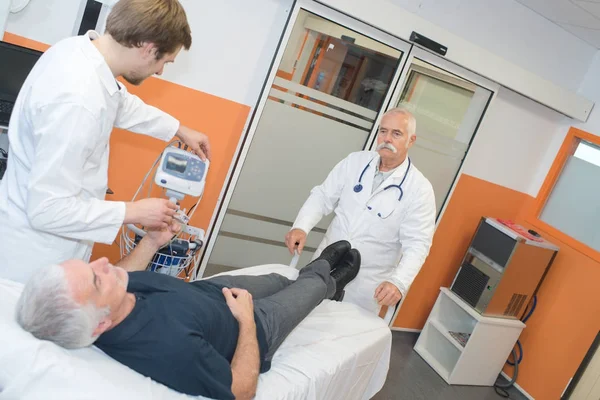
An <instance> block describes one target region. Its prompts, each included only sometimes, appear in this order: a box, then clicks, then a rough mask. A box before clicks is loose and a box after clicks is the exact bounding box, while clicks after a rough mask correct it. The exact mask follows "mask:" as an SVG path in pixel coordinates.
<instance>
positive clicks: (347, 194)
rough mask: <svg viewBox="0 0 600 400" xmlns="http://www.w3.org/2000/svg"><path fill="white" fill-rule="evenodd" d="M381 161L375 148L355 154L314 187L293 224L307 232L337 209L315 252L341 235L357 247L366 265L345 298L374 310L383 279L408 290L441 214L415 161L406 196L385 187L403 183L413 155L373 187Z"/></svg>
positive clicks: (401, 289) (423, 259) (419, 267)
mask: <svg viewBox="0 0 600 400" xmlns="http://www.w3.org/2000/svg"><path fill="white" fill-rule="evenodd" d="M369 163H370V164H369ZM368 164H369V168H368V169H367V170H366V171H365V173H364V175H363V177H362V180H361V184H362V186H363V189H362V191H360V192H358V193H356V192H355V191H354V187H355V186H356V185H357V184H358V183H359V177H360V175H361V173H362V171H363V170H364V168H365V167H366V166H367V165H368ZM378 164H379V155H378V154H377V153H376V152H371V151H361V152H356V153H352V154H350V155H349V156H348V157H346V158H345V159H344V160H342V161H341V162H339V163H338V164H337V165H336V166H335V168H334V169H333V170H332V171H331V172H330V173H329V175H328V176H327V178H326V179H325V181H324V182H323V183H322V184H321V185H320V186H317V187H315V188H314V189H313V190H312V191H311V194H310V196H309V198H308V200H307V201H306V202H305V203H304V205H303V206H302V208H301V210H300V212H299V213H298V217H297V218H296V221H295V222H294V228H299V229H302V230H303V231H305V232H307V233H308V232H310V230H311V229H312V228H313V227H314V226H315V225H316V224H317V223H318V222H319V221H320V220H321V218H323V217H324V216H325V215H328V214H329V213H331V212H332V211H334V212H335V218H334V219H333V222H332V223H331V225H330V226H329V229H328V230H327V233H326V234H325V238H324V239H323V241H322V242H321V244H320V245H319V247H318V249H317V251H316V253H315V257H316V256H318V255H319V254H320V253H321V251H322V250H323V248H325V247H326V246H327V245H329V244H331V243H333V242H336V241H339V240H348V241H349V242H350V243H351V244H352V247H354V248H356V249H358V250H359V251H360V254H361V259H362V263H361V269H360V272H359V274H358V276H357V277H356V279H354V280H353V281H352V282H350V284H348V285H347V286H346V295H345V297H344V301H348V302H351V303H354V304H358V305H359V306H361V307H363V308H365V309H367V310H370V311H373V312H377V311H378V310H379V306H378V305H377V301H376V300H375V299H374V294H375V289H376V288H377V286H379V284H381V283H382V282H384V281H389V282H391V283H393V284H394V285H395V286H396V287H397V288H398V289H399V290H400V292H401V293H402V295H403V296H405V295H406V292H407V291H408V289H409V287H410V285H411V283H412V281H413V280H414V278H415V276H416V275H417V274H418V272H419V270H420V269H421V267H422V265H423V263H424V261H425V258H426V257H427V255H428V254H429V249H430V247H431V242H432V239H433V232H434V228H435V214H436V206H435V198H434V193H433V188H432V186H431V183H430V182H429V181H428V180H427V178H425V176H423V174H422V173H421V172H420V171H419V170H418V169H417V168H416V167H415V165H414V164H412V165H411V166H410V169H409V171H408V175H407V176H406V180H405V181H404V183H403V184H402V189H403V192H404V195H403V197H402V199H401V200H400V201H398V197H399V195H400V191H399V189H398V188H390V189H388V190H383V189H384V188H385V187H386V186H388V185H391V184H394V185H398V184H400V182H401V181H402V178H403V177H404V174H405V173H406V170H407V167H408V159H407V160H406V161H404V163H403V164H402V165H400V166H399V167H398V168H397V169H396V171H394V173H393V174H392V175H391V176H389V177H388V178H387V179H386V180H385V181H384V182H383V183H382V184H381V185H380V186H379V188H378V189H377V190H376V191H375V192H372V186H373V179H374V176H375V168H376V166H377V165H378ZM378 214H381V216H382V217H383V218H382V217H380V216H378Z"/></svg>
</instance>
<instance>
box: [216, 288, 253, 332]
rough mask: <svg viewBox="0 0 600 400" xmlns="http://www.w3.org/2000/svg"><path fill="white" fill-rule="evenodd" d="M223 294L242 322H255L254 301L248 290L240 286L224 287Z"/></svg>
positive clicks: (232, 310)
mask: <svg viewBox="0 0 600 400" xmlns="http://www.w3.org/2000/svg"><path fill="white" fill-rule="evenodd" d="M223 295H224V296H225V300H226V301H227V305H228V306H229V309H230V310H231V313H232V314H233V316H234V317H235V319H237V321H238V322H239V323H240V325H242V324H248V323H251V324H254V303H253V302H252V295H251V294H250V293H248V291H247V290H244V289H238V288H231V289H228V288H223Z"/></svg>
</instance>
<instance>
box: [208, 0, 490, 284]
mask: <svg viewBox="0 0 600 400" xmlns="http://www.w3.org/2000/svg"><path fill="white" fill-rule="evenodd" d="M290 18H291V19H290V23H289V24H288V27H287V29H286V31H285V33H284V36H283V39H282V42H281V43H282V45H281V47H280V49H279V51H278V53H277V55H276V57H275V60H274V63H273V67H272V70H271V72H270V75H269V78H268V79H267V82H266V83H265V90H264V91H263V94H262V96H261V99H260V101H259V103H258V105H257V108H256V110H255V114H254V116H253V119H252V121H251V123H250V126H249V128H248V132H247V135H246V137H245V141H244V143H243V145H242V147H241V149H240V151H239V154H238V157H237V160H236V164H235V166H234V171H233V173H232V176H231V178H230V181H229V184H228V187H227V189H226V193H225V198H224V199H223V201H222V203H221V206H220V209H219V212H218V216H217V219H216V222H215V224H214V226H213V227H212V230H211V234H210V236H209V238H208V241H207V245H206V251H205V254H204V256H203V259H202V263H201V267H200V270H199V271H198V273H197V276H198V277H201V276H204V277H207V276H212V275H214V274H217V273H220V272H224V271H229V270H233V269H238V268H245V267H249V266H253V265H261V264H289V263H290V261H291V255H290V254H289V252H288V250H287V248H286V247H285V244H284V236H285V234H286V233H287V232H288V230H289V229H290V227H291V226H292V223H293V221H294V219H295V218H296V215H297V213H298V211H299V210H300V208H301V206H302V204H303V203H304V201H305V200H306V199H307V197H308V195H309V193H310V191H311V189H312V188H313V187H314V186H316V185H318V184H320V183H321V182H322V181H323V180H324V179H325V177H326V176H327V174H328V173H329V172H330V171H331V169H332V168H333V167H334V166H335V164H337V163H338V162H339V161H340V160H342V159H343V158H344V157H346V156H347V155H348V154H349V153H351V152H354V151H358V150H363V149H372V148H374V146H375V137H376V131H377V125H378V123H379V121H380V119H381V116H382V114H383V112H384V111H385V110H387V109H390V108H393V107H397V106H403V107H406V108H408V109H409V110H411V111H412V112H413V113H414V115H415V117H416V119H417V142H416V144H415V145H414V146H413V147H412V149H411V151H410V153H409V156H410V157H411V159H412V161H413V163H414V165H415V166H416V167H417V168H418V169H419V170H421V172H423V173H424V175H425V176H426V177H427V178H428V179H429V180H430V181H431V183H432V184H433V187H434V191H435V195H436V202H437V209H438V216H439V215H440V214H441V212H442V211H443V207H444V205H445V203H446V199H447V198H448V196H449V195H450V194H451V192H452V188H453V186H454V184H455V182H456V178H457V176H458V174H459V171H460V168H461V166H462V162H463V160H464V158H465V156H466V154H467V151H468V149H469V146H470V143H471V140H472V138H473V135H474V134H475V132H476V130H477V127H478V126H479V123H480V122H481V120H482V118H483V115H484V113H485V110H486V108H487V106H488V104H489V102H490V101H491V99H492V97H493V96H494V93H495V92H496V91H497V86H496V85H495V84H493V83H492V82H490V81H488V80H486V79H484V78H481V77H479V76H477V75H475V74H473V73H471V72H469V71H467V70H464V69H463V68H461V67H458V66H456V65H454V64H452V63H450V62H448V61H447V60H445V59H443V58H442V57H439V56H437V55H434V54H432V53H429V52H427V51H424V50H422V49H420V48H416V47H414V46H412V45H411V44H409V43H407V42H404V41H402V40H400V39H398V38H395V37H392V36H390V35H387V34H385V33H383V32H381V31H379V30H377V29H374V28H373V27H370V26H367V25H364V24H362V23H361V22H359V21H357V20H354V19H352V18H350V17H347V16H345V15H341V14H339V13H337V12H335V11H334V10H331V9H329V8H327V7H325V6H322V5H320V4H317V3H315V2H312V1H299V2H297V5H296V7H295V9H294V10H293V12H292V15H291V17H290ZM332 217H333V215H330V216H329V217H327V218H325V219H323V220H322V221H321V222H320V223H319V224H318V225H317V227H316V228H315V229H314V230H313V231H312V232H311V233H310V234H309V236H308V240H307V244H306V247H305V251H304V252H303V254H302V257H301V258H300V261H299V264H298V265H299V266H302V265H305V264H306V263H307V262H308V261H309V260H310V259H311V258H312V256H313V254H314V251H315V249H316V247H317V246H318V244H319V242H320V241H321V240H322V238H323V235H324V233H325V231H326V229H327V227H328V225H329V223H330V222H331V219H332Z"/></svg>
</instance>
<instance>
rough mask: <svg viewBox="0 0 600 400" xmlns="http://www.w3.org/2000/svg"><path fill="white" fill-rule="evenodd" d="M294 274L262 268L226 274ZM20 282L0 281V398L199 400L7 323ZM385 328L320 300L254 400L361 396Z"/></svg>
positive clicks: (375, 369) (369, 391)
mask: <svg viewBox="0 0 600 400" xmlns="http://www.w3.org/2000/svg"><path fill="white" fill-rule="evenodd" d="M270 272H277V273H280V274H282V275H285V276H287V277H288V278H290V279H295V277H296V276H297V273H298V271H297V270H296V269H294V268H290V267H287V266H283V265H264V266H259V267H253V268H246V269H244V270H240V271H235V272H232V274H253V275H259V274H265V273H270ZM21 287H22V286H21V285H20V284H17V283H13V282H9V281H5V280H1V279H0V299H2V302H1V303H0V304H1V306H0V390H1V392H0V400H12V399H22V400H28V399H39V398H44V399H61V400H69V399H77V400H82V399H107V398H109V399H111V400H116V399H128V400H129V399H133V400H135V399H140V400H141V399H144V400H149V399H165V400H178V399H192V398H193V399H202V398H201V397H191V396H185V395H182V394H180V393H177V392H175V391H173V390H171V389H169V388H167V387H165V386H163V385H161V384H159V383H156V382H154V381H152V380H151V379H149V378H146V377H144V376H142V375H140V374H138V373H137V372H135V371H133V370H131V369H129V368H127V367H125V366H124V365H121V364H120V363H118V362H116V361H114V360H112V359H111V358H110V357H108V356H106V355H105V354H104V353H102V352H101V351H100V350H98V349H97V348H95V347H91V348H87V349H81V350H77V351H69V350H65V349H62V348H60V347H58V346H56V345H54V344H52V343H48V342H44V341H40V340H37V339H35V338H34V337H32V336H31V335H29V334H28V333H26V332H24V331H23V330H21V328H20V327H19V326H18V325H17V324H16V322H15V321H14V307H15V304H16V301H17V299H18V296H19V293H20V291H21ZM390 350H391V332H390V330H389V328H388V326H387V324H385V322H384V321H383V320H381V319H380V318H378V317H377V316H375V315H371V314H369V313H368V312H366V311H364V310H362V309H360V308H359V307H356V306H354V305H351V304H346V303H337V302H331V301H328V300H326V301H324V302H323V303H322V304H320V305H319V306H318V307H317V308H316V309H315V310H314V311H313V312H312V313H311V314H310V315H309V316H308V317H307V318H306V319H305V320H304V321H303V322H302V323H301V324H300V325H299V326H298V327H297V328H296V329H295V330H294V331H293V332H292V333H291V334H290V336H288V338H287V339H286V341H285V342H284V343H283V345H282V346H281V347H280V349H279V350H278V351H277V353H276V354H275V357H274V359H273V363H272V368H271V370H270V371H269V372H267V373H265V374H261V375H260V379H259V383H258V391H257V396H256V399H257V400H354V399H356V400H362V399H369V398H371V397H372V396H373V395H374V394H375V393H377V392H378V391H379V390H380V389H381V387H382V386H383V384H384V382H385V380H386V377H387V372H388V368H389V361H390Z"/></svg>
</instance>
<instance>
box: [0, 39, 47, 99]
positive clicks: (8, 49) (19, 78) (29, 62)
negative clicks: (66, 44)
mask: <svg viewBox="0 0 600 400" xmlns="http://www.w3.org/2000/svg"><path fill="white" fill-rule="evenodd" d="M41 55H42V53H41V52H39V51H35V50H30V49H26V48H24V47H19V46H15V45H12V44H10V43H6V42H2V41H0V60H2V62H0V99H3V100H9V101H15V100H16V99H17V95H18V94H19V91H20V90H21V86H23V82H25V79H26V78H27V75H29V72H30V71H31V69H32V68H33V66H34V65H35V63H36V62H37V60H38V59H39V58H40V56H41Z"/></svg>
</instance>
